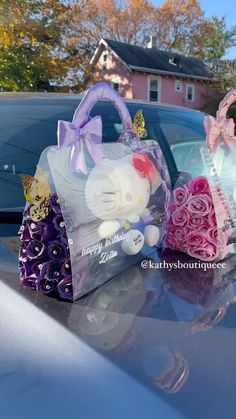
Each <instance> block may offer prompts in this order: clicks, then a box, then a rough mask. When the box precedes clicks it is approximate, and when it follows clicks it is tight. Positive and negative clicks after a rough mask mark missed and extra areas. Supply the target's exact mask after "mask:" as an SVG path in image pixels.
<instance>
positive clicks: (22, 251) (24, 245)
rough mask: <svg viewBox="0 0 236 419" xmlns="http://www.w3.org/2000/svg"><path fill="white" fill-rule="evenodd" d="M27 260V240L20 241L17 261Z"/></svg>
mask: <svg viewBox="0 0 236 419" xmlns="http://www.w3.org/2000/svg"><path fill="white" fill-rule="evenodd" d="M27 260H28V256H27V242H24V241H22V242H21V244H20V251H19V261H20V262H26V261H27Z"/></svg>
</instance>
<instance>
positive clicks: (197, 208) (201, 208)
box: [187, 194, 212, 217]
mask: <svg viewBox="0 0 236 419" xmlns="http://www.w3.org/2000/svg"><path fill="white" fill-rule="evenodd" d="M187 208H188V210H189V211H190V213H192V214H194V215H199V216H201V217H204V216H205V215H208V214H210V213H211V212H212V199H211V198H210V197H209V196H208V195H206V194H202V195H195V196H192V197H190V198H189V200H188V202H187Z"/></svg>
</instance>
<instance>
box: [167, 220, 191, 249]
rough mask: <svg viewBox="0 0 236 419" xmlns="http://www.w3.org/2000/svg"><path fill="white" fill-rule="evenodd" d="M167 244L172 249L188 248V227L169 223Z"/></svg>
mask: <svg viewBox="0 0 236 419" xmlns="http://www.w3.org/2000/svg"><path fill="white" fill-rule="evenodd" d="M166 233H167V234H166V245H167V246H169V247H170V248H171V249H181V250H183V251H184V250H186V249H187V244H186V240H187V234H188V229H187V228H186V227H180V226H175V225H173V224H169V225H168V226H167V232H166Z"/></svg>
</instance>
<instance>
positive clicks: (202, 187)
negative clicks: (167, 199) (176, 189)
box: [188, 176, 210, 195]
mask: <svg viewBox="0 0 236 419" xmlns="http://www.w3.org/2000/svg"><path fill="white" fill-rule="evenodd" d="M188 189H189V191H190V192H191V193H192V194H193V195H200V194H210V187H209V183H208V180H207V178H206V177H205V176H198V177H196V178H194V179H192V180H190V181H189V182H188Z"/></svg>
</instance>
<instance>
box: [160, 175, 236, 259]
mask: <svg viewBox="0 0 236 419" xmlns="http://www.w3.org/2000/svg"><path fill="white" fill-rule="evenodd" d="M213 194H214V197H215V200H213ZM216 202H220V203H221V206H222V208H221V215H223V216H224V218H225V220H227V218H229V214H228V207H227V202H225V200H224V196H223V193H222V191H221V190H220V187H219V188H217V190H215V191H213V192H211V189H210V186H209V183H208V180H207V178H206V177H204V176H198V177H196V178H194V179H192V180H190V181H189V182H188V183H187V184H186V185H184V186H179V187H177V188H176V189H175V190H174V191H173V200H172V202H171V203H170V204H169V206H168V210H169V219H168V221H167V223H166V246H167V247H170V248H171V249H174V250H175V249H178V250H181V251H183V252H185V253H188V254H189V255H190V256H192V257H194V258H197V259H201V260H205V261H212V260H214V259H217V258H220V257H222V249H224V248H225V246H226V245H227V239H228V236H227V232H223V231H222V230H220V229H218V225H217V216H216V210H215V208H216Z"/></svg>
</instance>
